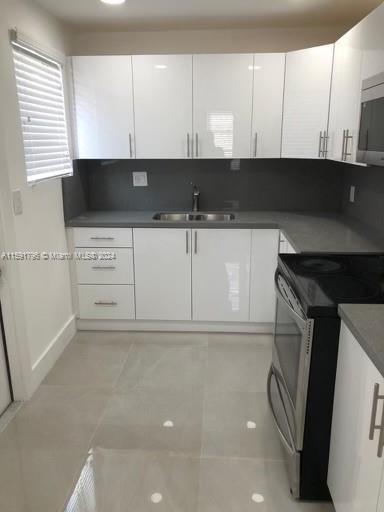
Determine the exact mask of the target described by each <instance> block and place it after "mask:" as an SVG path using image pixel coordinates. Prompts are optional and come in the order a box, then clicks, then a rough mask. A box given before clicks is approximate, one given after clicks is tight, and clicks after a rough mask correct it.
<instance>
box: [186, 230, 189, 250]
mask: <svg viewBox="0 0 384 512" xmlns="http://www.w3.org/2000/svg"><path fill="white" fill-rule="evenodd" d="M185 252H186V254H189V233H188V231H186V232H185Z"/></svg>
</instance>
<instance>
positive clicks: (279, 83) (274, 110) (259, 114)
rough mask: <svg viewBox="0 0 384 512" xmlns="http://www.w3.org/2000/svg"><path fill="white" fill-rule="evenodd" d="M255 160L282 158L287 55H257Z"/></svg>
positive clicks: (253, 152) (252, 143)
mask: <svg viewBox="0 0 384 512" xmlns="http://www.w3.org/2000/svg"><path fill="white" fill-rule="evenodd" d="M253 68H254V85H253V116H252V141H251V157H252V158H280V154H281V123H282V111H283V93H284V69H285V54H283V53H257V54H255V55H254V65H253Z"/></svg>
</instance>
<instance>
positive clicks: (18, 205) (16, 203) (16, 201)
mask: <svg viewBox="0 0 384 512" xmlns="http://www.w3.org/2000/svg"><path fill="white" fill-rule="evenodd" d="M12 203H13V213H14V214H15V215H21V214H22V213H23V201H22V199H21V190H13V191H12Z"/></svg>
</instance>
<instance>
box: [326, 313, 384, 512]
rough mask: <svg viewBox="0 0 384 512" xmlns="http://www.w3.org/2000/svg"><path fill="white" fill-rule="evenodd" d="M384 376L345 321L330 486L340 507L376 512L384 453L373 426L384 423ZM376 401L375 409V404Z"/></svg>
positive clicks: (343, 510) (346, 510) (338, 509)
mask: <svg viewBox="0 0 384 512" xmlns="http://www.w3.org/2000/svg"><path fill="white" fill-rule="evenodd" d="M376 385H378V391H379V393H380V394H381V395H383V394H384V379H383V377H382V375H381V374H380V373H379V371H378V370H377V369H376V367H375V366H374V365H373V363H372V362H371V360H370V359H369V357H368V356H367V355H366V353H365V352H364V350H363V349H362V348H361V346H360V345H359V343H358V342H357V340H356V339H355V338H354V336H353V335H352V333H351V332H350V331H349V329H348V328H347V327H346V326H345V325H344V324H343V323H342V328H341V333H340V346H339V355H338V364H337V376H336V387H335V399H334V406H333V419H332V436H331V447H330V458H329V469H328V486H329V489H330V492H331V495H332V499H333V502H334V505H335V508H336V512H376V507H377V501H378V496H379V490H380V485H381V477H382V470H383V457H382V456H381V457H378V447H379V435H380V432H379V431H378V430H374V431H373V432H372V433H373V439H370V437H372V436H371V435H370V434H371V432H370V430H371V426H374V425H375V424H376V425H380V424H381V422H382V410H383V400H382V399H379V400H378V401H376V400H375V386H376ZM375 403H376V404H377V410H376V413H375V411H374V404H375Z"/></svg>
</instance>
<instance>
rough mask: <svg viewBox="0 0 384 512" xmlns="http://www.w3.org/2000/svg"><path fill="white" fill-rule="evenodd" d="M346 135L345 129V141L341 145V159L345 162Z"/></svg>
mask: <svg viewBox="0 0 384 512" xmlns="http://www.w3.org/2000/svg"><path fill="white" fill-rule="evenodd" d="M345 136H346V130H343V143H342V146H341V160H342V161H343V162H345V159H346V156H345Z"/></svg>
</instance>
